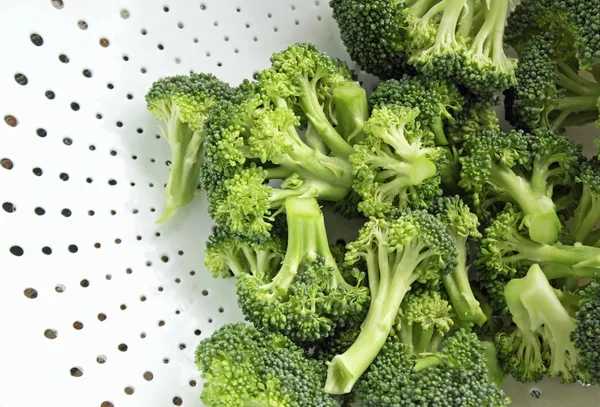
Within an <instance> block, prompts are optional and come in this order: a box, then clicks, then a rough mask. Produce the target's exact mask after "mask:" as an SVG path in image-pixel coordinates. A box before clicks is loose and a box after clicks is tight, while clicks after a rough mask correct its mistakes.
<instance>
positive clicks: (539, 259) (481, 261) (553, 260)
mask: <svg viewBox="0 0 600 407" xmlns="http://www.w3.org/2000/svg"><path fill="white" fill-rule="evenodd" d="M476 261H477V264H478V266H479V267H480V272H481V273H482V274H484V273H487V275H485V274H484V276H483V277H484V278H486V279H488V280H495V279H497V278H498V277H500V279H507V278H508V279H512V278H515V277H516V276H518V275H519V274H520V273H521V272H522V269H523V268H528V267H530V266H531V265H532V264H535V263H539V264H540V266H541V267H542V269H543V270H544V273H545V274H546V276H547V278H549V279H558V278H566V277H572V278H575V279H577V280H579V279H582V278H589V277H596V276H597V275H598V267H600V248H598V247H591V246H584V245H581V244H574V245H565V244H560V243H555V244H553V245H547V244H541V243H537V242H534V241H533V240H531V238H530V237H529V236H528V231H527V228H526V227H525V226H524V216H523V214H522V213H521V212H520V211H519V210H518V209H517V208H515V207H514V206H513V205H510V204H509V205H507V206H506V208H505V209H504V210H503V211H502V212H501V213H500V214H499V215H498V216H497V218H495V219H494V220H493V221H492V222H491V223H490V225H489V226H488V227H487V228H486V230H485V233H484V238H483V240H482V242H481V248H480V251H479V255H478V259H477V260H476Z"/></svg>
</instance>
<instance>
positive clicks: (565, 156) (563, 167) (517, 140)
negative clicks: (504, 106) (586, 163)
mask: <svg viewBox="0 0 600 407" xmlns="http://www.w3.org/2000/svg"><path fill="white" fill-rule="evenodd" d="M465 149H466V150H467V153H466V155H463V156H462V157H461V158H460V161H461V164H462V169H461V174H460V175H461V181H460V186H461V187H463V188H464V189H465V190H466V191H468V192H469V193H470V194H471V196H472V199H473V204H474V205H475V208H476V209H477V214H478V215H479V216H480V217H481V218H483V219H489V218H490V215H491V214H492V213H494V212H497V211H498V210H499V209H501V206H499V205H503V204H505V203H506V202H514V203H516V204H517V205H518V206H519V208H520V209H521V210H522V211H523V213H524V215H525V216H524V218H523V221H524V223H525V225H526V226H527V227H528V228H529V233H530V237H531V239H533V240H534V241H536V242H540V243H548V244H550V243H554V242H556V241H557V240H558V238H559V236H560V235H561V231H562V224H561V221H560V219H559V217H558V214H557V209H556V207H555V204H554V202H553V200H552V193H553V188H555V187H557V186H560V185H569V184H570V183H572V182H573V181H574V179H575V175H576V174H575V173H576V164H577V162H578V160H579V156H580V147H579V146H577V145H576V144H575V143H573V142H572V141H570V140H569V139H568V138H566V137H564V136H561V135H558V134H556V133H553V132H551V131H548V130H545V129H541V130H536V131H535V132H534V133H533V134H527V133H523V132H522V131H514V130H513V131H510V132H508V133H502V132H499V131H485V132H483V133H482V134H480V135H479V136H478V137H473V138H471V139H469V140H467V142H466V143H465Z"/></svg>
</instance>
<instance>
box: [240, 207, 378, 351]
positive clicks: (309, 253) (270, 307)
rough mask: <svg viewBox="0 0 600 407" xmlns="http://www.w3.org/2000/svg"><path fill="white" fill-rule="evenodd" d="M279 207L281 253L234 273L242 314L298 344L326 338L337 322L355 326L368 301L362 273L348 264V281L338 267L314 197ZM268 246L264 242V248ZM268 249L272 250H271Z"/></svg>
mask: <svg viewBox="0 0 600 407" xmlns="http://www.w3.org/2000/svg"><path fill="white" fill-rule="evenodd" d="M284 208H285V211H286V219H287V229H288V233H287V249H286V251H285V254H284V255H283V256H282V258H281V257H279V256H278V257H276V258H275V257H271V258H270V259H269V261H268V262H265V261H262V262H261V263H262V264H263V265H266V267H263V268H267V271H266V272H264V271H263V270H261V267H260V264H259V266H258V267H251V268H249V272H244V273H241V274H239V275H237V276H236V277H237V294H238V303H239V305H240V308H241V309H242V312H243V313H244V315H245V317H246V319H247V320H249V321H250V322H252V323H253V324H254V325H255V326H257V327H259V328H262V329H266V330H268V331H274V332H280V333H282V334H284V335H287V336H288V337H290V338H291V339H292V340H294V342H296V343H299V344H303V345H304V344H311V343H315V342H317V341H319V340H322V339H324V338H327V337H328V336H331V335H333V334H334V332H335V330H336V329H338V328H351V327H353V326H358V325H359V324H360V323H361V322H362V320H363V319H364V317H365V314H366V312H367V309H368V304H369V290H368V288H367V287H365V286H364V284H363V280H364V277H365V276H364V273H362V272H360V271H359V270H358V269H353V270H350V271H348V273H349V274H350V277H351V281H348V280H347V279H346V278H345V274H346V273H342V272H341V271H340V269H339V267H338V265H337V262H336V259H335V258H334V256H333V255H332V253H331V250H330V248H329V243H328V241H327V232H326V230H325V222H324V218H323V214H322V213H321V210H320V208H319V205H318V203H317V201H316V200H315V199H311V198H305V199H301V198H295V197H291V198H288V199H286V201H285V204H284ZM239 239H241V240H242V242H246V241H247V238H245V237H240V238H239ZM242 244H243V243H238V245H242ZM271 246H273V244H272V243H271V242H269V243H268V247H269V249H271ZM276 247H280V246H279V245H278V244H277V245H276ZM268 253H269V254H271V256H272V255H273V254H274V253H273V251H272V250H271V251H269V252H268ZM255 254H256V249H255V248H253V250H250V255H251V256H254V255H255ZM278 254H279V253H278ZM265 257H266V258H268V257H267V256H265ZM265 260H266V259H265ZM268 266H271V268H268Z"/></svg>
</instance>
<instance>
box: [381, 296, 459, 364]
mask: <svg viewBox="0 0 600 407" xmlns="http://www.w3.org/2000/svg"><path fill="white" fill-rule="evenodd" d="M455 320H456V314H455V313H454V309H453V308H452V306H451V305H450V303H449V302H448V301H447V300H446V299H444V298H443V297H442V295H441V294H440V292H439V291H435V290H428V289H424V290H416V292H415V291H411V292H409V293H408V294H406V297H405V298H404V299H403V300H402V305H401V307H400V310H399V311H398V318H397V319H396V322H395V324H394V326H393V327H392V332H391V333H390V336H391V340H397V341H400V342H402V343H404V344H406V345H409V346H410V349H411V351H412V353H414V354H416V355H420V354H423V353H427V352H435V351H437V349H438V348H439V346H440V344H441V343H442V340H443V339H444V337H445V336H446V334H447V333H448V332H450V330H451V329H452V327H453V325H454V321H455Z"/></svg>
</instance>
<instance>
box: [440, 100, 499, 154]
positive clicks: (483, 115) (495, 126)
mask: <svg viewBox="0 0 600 407" xmlns="http://www.w3.org/2000/svg"><path fill="white" fill-rule="evenodd" d="M463 100H464V103H463V106H462V109H461V110H459V111H458V112H456V113H455V114H454V120H453V121H451V122H449V123H448V124H447V125H446V136H447V137H448V140H449V141H450V143H452V144H455V145H461V143H463V142H465V141H467V140H469V139H470V138H472V137H477V136H478V135H479V134H481V133H482V132H484V131H499V130H500V123H499V120H498V116H496V112H495V111H494V107H495V106H497V105H498V103H499V100H498V98H497V97H496V96H494V94H493V93H490V94H487V95H475V94H473V93H470V92H468V93H466V94H464V95H463Z"/></svg>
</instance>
